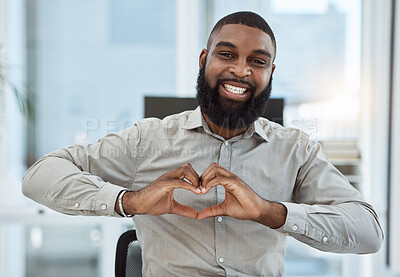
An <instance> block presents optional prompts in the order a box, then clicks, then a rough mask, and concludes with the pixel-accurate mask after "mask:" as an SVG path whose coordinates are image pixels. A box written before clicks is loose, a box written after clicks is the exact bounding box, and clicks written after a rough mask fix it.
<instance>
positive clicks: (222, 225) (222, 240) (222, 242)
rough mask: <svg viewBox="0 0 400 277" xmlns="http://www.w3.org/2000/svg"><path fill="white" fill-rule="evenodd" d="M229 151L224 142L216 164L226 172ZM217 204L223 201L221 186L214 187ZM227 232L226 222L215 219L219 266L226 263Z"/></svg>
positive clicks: (228, 163) (218, 218) (228, 144)
mask: <svg viewBox="0 0 400 277" xmlns="http://www.w3.org/2000/svg"><path fill="white" fill-rule="evenodd" d="M231 149H232V145H231V144H230V143H229V142H228V141H224V142H223V143H222V144H221V147H220V153H219V160H218V164H219V165H220V166H222V167H224V168H225V169H226V170H230V162H231ZM216 194H217V202H218V203H221V202H223V201H224V200H225V188H224V187H222V186H217V187H216ZM227 240H228V238H227V232H226V221H225V220H224V219H223V217H222V216H219V217H217V218H216V223H215V247H216V248H215V250H216V253H215V254H216V256H215V258H216V260H217V262H218V263H219V265H220V266H222V264H223V263H226V261H225V258H226V253H227Z"/></svg>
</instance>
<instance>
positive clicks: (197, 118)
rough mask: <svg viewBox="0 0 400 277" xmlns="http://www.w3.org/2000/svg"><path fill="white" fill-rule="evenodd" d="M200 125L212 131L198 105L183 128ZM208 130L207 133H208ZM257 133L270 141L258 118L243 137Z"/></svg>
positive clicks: (192, 127) (193, 127) (194, 127)
mask: <svg viewBox="0 0 400 277" xmlns="http://www.w3.org/2000/svg"><path fill="white" fill-rule="evenodd" d="M199 127H203V129H204V130H205V131H206V132H207V131H208V132H210V133H211V130H210V128H209V127H208V125H207V123H206V121H205V120H204V118H203V115H202V113H201V109H200V106H198V107H197V108H196V109H195V110H194V111H193V112H192V113H191V114H190V115H189V116H188V117H187V120H186V121H185V122H184V123H183V128H184V129H189V130H190V129H196V128H199ZM208 132H207V133H208ZM254 133H256V134H258V135H259V136H260V137H261V138H262V139H264V140H265V141H267V142H268V141H269V140H268V137H267V135H266V133H265V130H264V129H263V127H262V126H261V123H260V122H259V120H256V121H255V122H254V123H253V124H251V125H250V127H249V128H247V130H246V132H245V133H244V134H243V135H242V137H243V138H249V137H251V136H253V134H254Z"/></svg>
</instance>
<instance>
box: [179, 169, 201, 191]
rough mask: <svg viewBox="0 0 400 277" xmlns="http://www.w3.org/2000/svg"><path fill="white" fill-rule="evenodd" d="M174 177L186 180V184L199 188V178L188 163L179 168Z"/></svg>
mask: <svg viewBox="0 0 400 277" xmlns="http://www.w3.org/2000/svg"><path fill="white" fill-rule="evenodd" d="M174 177H175V178H179V179H182V180H184V179H186V182H187V181H189V182H190V183H191V185H193V186H194V187H196V188H198V187H199V186H200V180H199V179H200V177H199V175H198V174H197V172H196V171H195V170H194V169H193V167H192V165H191V164H190V163H187V164H184V165H182V166H181V167H179V168H178V169H177V171H176V173H175V176H174Z"/></svg>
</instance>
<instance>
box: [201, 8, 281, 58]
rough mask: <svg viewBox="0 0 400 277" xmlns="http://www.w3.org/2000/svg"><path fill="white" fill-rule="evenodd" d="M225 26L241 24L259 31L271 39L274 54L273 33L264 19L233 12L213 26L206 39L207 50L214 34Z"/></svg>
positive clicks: (251, 14) (253, 14) (246, 12)
mask: <svg viewBox="0 0 400 277" xmlns="http://www.w3.org/2000/svg"><path fill="white" fill-rule="evenodd" d="M226 24H242V25H246V26H249V27H253V28H257V29H260V30H261V31H263V32H264V33H266V34H267V35H269V36H270V37H271V40H272V44H273V45H274V48H275V52H276V41H275V36H274V32H272V29H271V27H269V25H268V23H267V21H265V19H264V18H262V17H261V16H260V15H258V14H256V13H254V12H249V11H242V12H235V13H231V14H228V15H227V16H225V17H223V18H221V19H220V20H219V21H218V22H217V23H216V24H215V26H214V28H213V29H212V30H211V33H210V36H209V37H208V42H207V49H209V48H210V44H211V37H212V35H213V34H214V33H215V32H217V31H219V30H221V28H222V27H223V26H224V25H226Z"/></svg>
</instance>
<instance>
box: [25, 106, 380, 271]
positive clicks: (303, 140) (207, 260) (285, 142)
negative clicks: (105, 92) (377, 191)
mask: <svg viewBox="0 0 400 277" xmlns="http://www.w3.org/2000/svg"><path fill="white" fill-rule="evenodd" d="M212 162H216V163H218V164H220V165H221V166H223V167H224V168H226V169H227V170H229V171H230V172H232V173H234V174H236V175H238V176H239V177H240V178H242V180H244V181H245V182H246V183H247V184H248V185H249V186H250V187H251V188H252V189H253V190H254V191H255V192H257V193H258V194H259V195H260V196H261V197H263V198H264V199H267V200H270V201H276V202H280V203H282V204H284V205H285V206H286V207H287V211H288V213H287V219H286V222H285V224H284V225H283V226H282V227H281V228H279V229H276V230H273V229H270V228H268V227H266V226H264V225H262V224H259V223H256V222H252V221H245V220H237V219H235V218H231V217H225V216H220V217H216V218H208V219H204V220H202V221H199V220H196V219H191V218H186V217H182V216H178V215H163V216H147V215H136V216H134V217H133V220H134V223H135V226H136V228H137V234H138V237H139V240H140V244H141V246H142V249H143V274H144V276H174V275H175V276H199V275H207V276H210V275H212V276H215V275H228V276H283V275H284V255H285V248H286V236H288V235H290V236H293V237H294V238H296V239H298V240H300V241H302V242H304V243H306V244H308V245H310V246H312V247H315V248H317V249H320V250H322V251H331V252H342V253H369V252H374V251H377V250H378V249H379V247H380V245H381V243H382V237H383V234H382V231H381V228H380V226H379V223H378V220H377V216H376V214H375V212H374V211H373V209H372V207H371V206H370V205H369V204H367V203H366V202H365V201H364V200H363V198H362V196H361V195H360V193H359V192H358V191H357V190H356V189H354V188H353V187H352V186H351V185H350V184H349V183H348V181H347V180H346V178H345V177H344V176H343V175H342V174H341V173H340V172H338V170H336V169H335V167H334V166H333V165H332V164H330V163H329V162H328V160H327V159H326V157H325V156H324V154H323V152H322V150H321V146H320V145H319V144H318V143H317V142H315V141H312V140H309V138H308V136H307V135H306V134H305V133H303V132H301V131H299V130H297V129H288V128H283V127H282V126H280V125H278V124H275V123H273V122H270V121H268V120H266V119H263V118H260V119H258V120H257V121H256V122H255V123H254V124H253V125H251V127H249V128H248V130H247V131H246V132H245V133H244V134H242V135H240V136H237V137H234V138H231V139H229V140H224V139H223V138H222V137H220V136H218V135H216V134H213V133H212V132H211V131H210V129H209V128H208V126H207V124H206V122H205V121H204V118H203V117H202V115H201V112H200V108H197V109H196V110H195V111H187V112H183V113H181V114H177V115H172V116H169V117H167V118H165V119H164V120H158V119H154V118H152V119H145V120H141V121H139V122H138V123H136V124H135V125H134V126H133V127H132V128H129V129H126V130H123V131H121V132H119V133H117V134H112V135H108V136H106V137H104V138H102V139H100V140H99V141H98V142H97V143H95V144H91V145H88V146H79V145H75V146H71V147H69V148H67V149H60V150H57V151H54V152H52V153H49V154H48V155H46V156H45V157H43V158H41V159H40V160H39V161H37V162H36V163H35V164H34V165H33V166H32V167H31V168H30V169H29V170H28V172H27V174H26V175H25V177H24V180H23V192H24V194H25V195H27V196H28V197H30V198H32V199H34V200H35V201H37V202H39V203H41V204H44V205H46V206H48V207H50V208H52V209H54V210H57V211H60V212H62V213H66V214H74V215H77V214H80V215H111V216H118V215H117V214H116V212H115V211H114V205H115V201H116V198H117V195H118V193H119V192H120V191H121V190H122V189H124V188H125V189H130V190H139V189H141V188H143V187H145V186H147V185H148V184H149V183H151V182H153V181H154V180H155V179H157V178H158V177H159V176H160V175H162V174H163V173H165V172H168V171H170V170H173V169H175V168H177V167H179V166H180V165H182V164H184V163H191V164H192V166H193V168H194V169H195V170H196V172H197V173H198V174H199V175H201V174H202V173H203V172H204V170H205V169H207V168H208V167H209V165H210V164H211V163H212ZM174 197H175V199H176V200H177V201H178V202H180V203H182V204H184V205H188V206H191V207H193V208H195V209H196V210H198V211H200V210H202V209H203V208H205V207H209V206H212V205H216V204H217V203H220V202H222V201H223V200H224V198H225V191H224V188H223V187H222V186H218V187H216V188H213V189H212V190H211V191H209V193H207V194H206V195H195V194H193V193H192V192H190V191H187V190H182V189H178V190H175V192H174Z"/></svg>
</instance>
